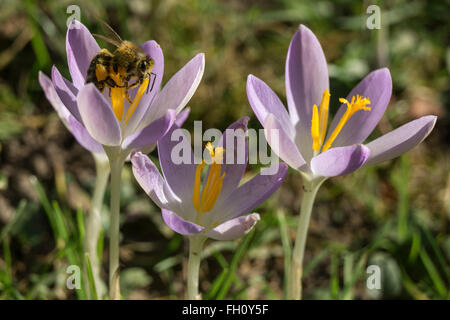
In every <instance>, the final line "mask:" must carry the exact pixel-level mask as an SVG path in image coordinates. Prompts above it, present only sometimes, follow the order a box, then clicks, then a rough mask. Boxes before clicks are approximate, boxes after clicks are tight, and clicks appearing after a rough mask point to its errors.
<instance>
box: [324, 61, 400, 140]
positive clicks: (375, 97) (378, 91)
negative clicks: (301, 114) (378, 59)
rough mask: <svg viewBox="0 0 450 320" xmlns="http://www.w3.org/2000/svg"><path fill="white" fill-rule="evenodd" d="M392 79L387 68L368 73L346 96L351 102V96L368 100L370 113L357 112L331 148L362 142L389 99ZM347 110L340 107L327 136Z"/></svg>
mask: <svg viewBox="0 0 450 320" xmlns="http://www.w3.org/2000/svg"><path fill="white" fill-rule="evenodd" d="M391 93H392V79H391V74H390V72H389V70H388V69H387V68H383V69H378V70H375V71H373V72H371V73H369V74H368V75H367V76H366V77H365V78H364V79H363V80H362V81H361V82H360V83H359V84H358V85H357V86H356V87H355V88H354V89H353V90H352V91H351V92H350V94H349V95H348V96H347V100H348V101H351V99H352V97H353V96H356V95H357V94H359V95H360V96H363V97H366V98H367V97H368V98H369V99H370V102H371V103H370V105H368V107H371V110H370V111H366V110H360V111H357V112H356V113H355V114H354V115H353V116H352V117H351V118H350V119H349V120H348V121H347V123H346V124H345V125H344V128H342V130H341V131H340V132H339V134H338V136H337V138H336V139H335V140H334V142H333V144H332V146H334V147H341V146H349V145H352V144H359V143H362V142H364V140H366V138H367V137H368V136H369V135H370V133H371V132H372V131H373V129H374V128H375V127H376V126H377V124H378V122H379V121H380V119H381V117H382V116H383V114H384V111H385V110H386V107H387V105H388V103H389V100H390V99H391ZM346 110H347V105H345V104H344V105H341V107H340V108H339V110H338V112H337V113H336V116H335V117H334V118H333V122H332V123H331V126H330V129H329V130H328V135H330V134H331V133H332V132H333V130H334V128H335V127H336V126H337V124H338V123H339V120H340V119H341V117H342V115H343V114H344V113H345V111H346Z"/></svg>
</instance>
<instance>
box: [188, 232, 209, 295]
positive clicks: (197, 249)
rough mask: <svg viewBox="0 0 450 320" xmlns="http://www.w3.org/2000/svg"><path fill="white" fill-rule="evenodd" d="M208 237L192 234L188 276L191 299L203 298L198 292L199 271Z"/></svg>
mask: <svg viewBox="0 0 450 320" xmlns="http://www.w3.org/2000/svg"><path fill="white" fill-rule="evenodd" d="M205 240H206V238H205V237H203V236H191V237H190V238H189V262H188V277H187V295H188V299H189V300H201V296H200V294H199V293H198V273H199V270H200V261H201V253H202V248H203V243H204V242H205Z"/></svg>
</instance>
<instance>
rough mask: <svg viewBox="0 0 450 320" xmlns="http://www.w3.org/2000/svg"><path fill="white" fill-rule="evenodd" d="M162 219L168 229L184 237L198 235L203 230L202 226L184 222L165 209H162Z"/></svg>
mask: <svg viewBox="0 0 450 320" xmlns="http://www.w3.org/2000/svg"><path fill="white" fill-rule="evenodd" d="M162 217H163V220H164V222H165V223H166V224H167V226H168V227H169V228H170V229H172V230H173V231H175V232H177V233H179V234H182V235H185V236H190V235H194V234H198V233H200V232H202V231H203V230H205V228H203V227H202V226H199V225H197V224H195V223H192V222H189V221H187V220H184V219H183V218H181V217H180V216H178V215H177V214H176V213H174V212H172V211H170V210H167V209H162Z"/></svg>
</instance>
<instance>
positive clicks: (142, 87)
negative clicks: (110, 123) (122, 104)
mask: <svg viewBox="0 0 450 320" xmlns="http://www.w3.org/2000/svg"><path fill="white" fill-rule="evenodd" d="M149 83H150V79H149V78H146V79H145V80H144V81H143V82H142V84H141V85H140V86H139V89H138V91H137V92H136V96H135V97H134V99H133V102H132V103H131V105H130V107H129V108H128V110H127V114H126V115H125V123H128V120H130V118H131V116H132V115H133V113H134V111H135V110H136V108H137V106H138V105H139V102H140V101H141V98H142V96H143V95H144V92H145V90H147V87H148V84H149Z"/></svg>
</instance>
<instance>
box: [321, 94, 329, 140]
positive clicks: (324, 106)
mask: <svg viewBox="0 0 450 320" xmlns="http://www.w3.org/2000/svg"><path fill="white" fill-rule="evenodd" d="M329 105H330V92H329V91H328V90H327V89H325V91H324V92H323V95H322V101H321V102H320V115H319V119H320V126H319V132H320V139H319V145H322V144H323V141H324V139H325V133H326V132H327V123H328V107H329Z"/></svg>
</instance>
